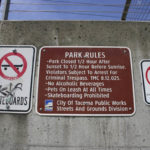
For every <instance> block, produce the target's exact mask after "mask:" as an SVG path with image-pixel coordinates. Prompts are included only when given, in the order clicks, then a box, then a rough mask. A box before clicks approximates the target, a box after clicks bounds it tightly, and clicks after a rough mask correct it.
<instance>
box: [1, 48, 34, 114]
mask: <svg viewBox="0 0 150 150" xmlns="http://www.w3.org/2000/svg"><path fill="white" fill-rule="evenodd" d="M35 58H36V48H35V47H34V46H28V45H25V46H19V45H16V46H0V113H21V114H26V113H29V112H30V110H31V108H32V92H33V82H34V72H35Z"/></svg>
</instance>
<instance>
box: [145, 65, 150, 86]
mask: <svg viewBox="0 0 150 150" xmlns="http://www.w3.org/2000/svg"><path fill="white" fill-rule="evenodd" d="M146 80H147V82H148V84H150V67H148V69H147V70H146Z"/></svg>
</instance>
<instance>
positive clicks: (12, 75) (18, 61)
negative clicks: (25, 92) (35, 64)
mask: <svg viewBox="0 0 150 150" xmlns="http://www.w3.org/2000/svg"><path fill="white" fill-rule="evenodd" d="M26 69H27V61H26V59H25V57H24V56H23V55H22V54H20V53H18V52H16V51H14V52H11V53H7V54H6V55H4V56H3V57H2V58H1V59H0V76H1V77H3V78H4V79H7V80H15V79H18V78H20V77H21V76H22V75H23V74H24V73H25V71H26Z"/></svg>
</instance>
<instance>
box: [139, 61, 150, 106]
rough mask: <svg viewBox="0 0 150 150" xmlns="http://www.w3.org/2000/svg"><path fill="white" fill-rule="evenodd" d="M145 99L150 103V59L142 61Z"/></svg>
mask: <svg viewBox="0 0 150 150" xmlns="http://www.w3.org/2000/svg"><path fill="white" fill-rule="evenodd" d="M141 72H142V81H143V93H144V99H145V102H146V103H147V104H149V105H150V60H148V59H145V60H142V61H141Z"/></svg>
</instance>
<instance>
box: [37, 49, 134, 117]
mask: <svg viewBox="0 0 150 150" xmlns="http://www.w3.org/2000/svg"><path fill="white" fill-rule="evenodd" d="M133 93H134V90H133V79H132V66H131V56H130V50H129V49H128V48H125V47H122V48H121V47H43V48H42V49H41V50H40V58H39V79H38V91H37V104H36V105H37V106H36V107H37V110H36V111H37V113H38V114H40V115H54V116H55V115H57V116H131V115H133V114H134V112H135V104H134V94H133Z"/></svg>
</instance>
